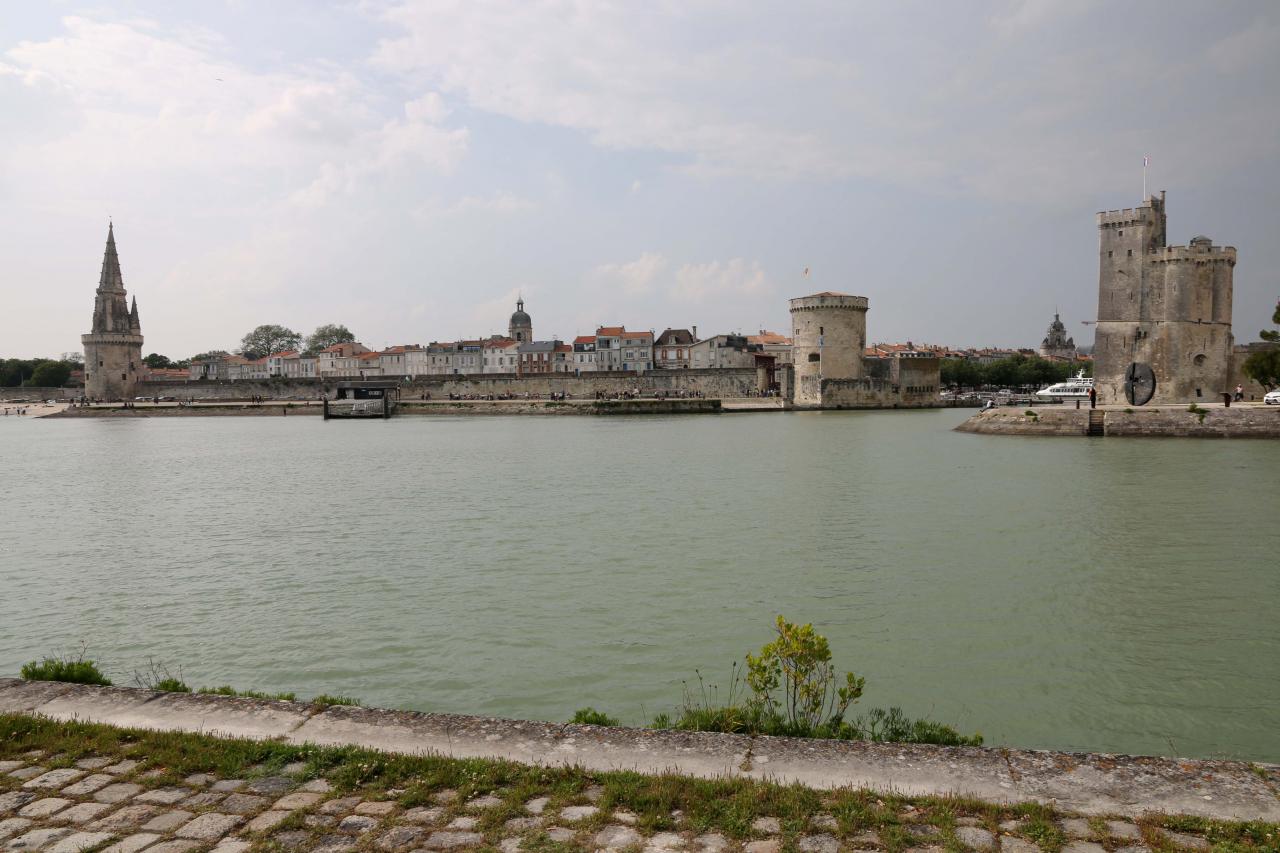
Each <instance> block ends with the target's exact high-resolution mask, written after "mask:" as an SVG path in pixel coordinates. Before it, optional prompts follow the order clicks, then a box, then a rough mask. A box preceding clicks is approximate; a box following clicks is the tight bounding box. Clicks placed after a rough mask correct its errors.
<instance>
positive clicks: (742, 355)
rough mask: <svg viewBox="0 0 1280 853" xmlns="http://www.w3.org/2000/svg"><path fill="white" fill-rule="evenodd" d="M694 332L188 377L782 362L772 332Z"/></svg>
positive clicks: (481, 344) (400, 351) (347, 348)
mask: <svg viewBox="0 0 1280 853" xmlns="http://www.w3.org/2000/svg"><path fill="white" fill-rule="evenodd" d="M697 332H698V330H697V327H696V326H695V327H693V328H692V330H690V329H667V330H666V331H665V332H663V333H662V334H661V335H659V336H658V337H657V339H656V341H655V338H654V334H653V332H651V331H645V332H637V331H631V330H628V329H627V328H626V327H624V326H601V327H599V328H598V329H596V333H595V334H594V335H582V336H579V337H578V338H576V339H575V340H574V341H573V343H571V344H569V343H565V342H563V341H560V340H550V341H534V340H525V341H517V340H514V339H512V338H510V337H503V336H500V335H494V336H492V337H490V338H487V339H476V340H462V341H450V342H445V343H441V342H432V343H430V344H428V345H427V346H420V345H416V344H406V345H402V346H394V347H388V348H387V349H385V350H382V351H380V352H379V351H374V350H370V349H369V348H368V347H366V346H365V345H363V344H361V343H358V342H354V341H353V342H348V343H340V344H334V345H333V346H330V347H326V348H324V349H323V350H321V351H320V352H319V353H317V354H316V355H306V354H302V353H298V352H295V351H292V350H290V351H286V352H278V353H273V354H271V355H269V356H266V357H265V358H260V359H246V358H244V357H243V356H238V355H225V354H223V355H218V356H213V357H210V358H205V359H196V360H194V361H193V362H192V363H191V368H190V371H189V375H190V378H191V379H222V380H238V379H268V378H272V377H283V378H288V379H312V378H320V379H342V378H351V379H370V378H376V377H384V376H385V377H417V376H467V375H478V374H490V375H493V374H508V375H536V374H547V373H575V374H581V373H595V372H602V371H612V372H617V371H621V372H634V373H644V372H646V371H650V370H678V369H688V368H695V369H698V368H701V369H707V368H734V367H754V366H755V365H756V364H757V361H758V359H759V357H760V356H761V355H766V356H768V355H772V356H773V357H774V360H775V363H780V364H781V363H789V362H790V361H791V358H790V349H791V341H790V340H789V339H787V338H784V337H783V336H781V335H778V334H776V333H773V332H764V331H762V332H761V333H760V335H758V336H751V337H746V336H743V335H736V334H734V335H713V336H711V337H709V338H704V339H701V340H700V339H698V335H697Z"/></svg>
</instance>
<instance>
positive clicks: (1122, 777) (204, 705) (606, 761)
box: [0, 679, 1280, 822]
mask: <svg viewBox="0 0 1280 853" xmlns="http://www.w3.org/2000/svg"><path fill="white" fill-rule="evenodd" d="M0 712H7V713H26V714H39V715H44V716H48V717H51V718H54V719H59V720H71V719H77V720H84V721H89V722H98V723H106V724H110V725H116V726H128V727H136V728H145V729H155V730H177V731H186V732H203V733H206V734H216V735H224V736H233V737H247V738H259V739H267V738H270V739H276V740H280V741H284V742H288V743H296V744H304V743H311V744H317V745H355V746H363V747H368V748H373V749H379V750H385V751H390V752H400V753H408V754H420V755H421V754H438V755H446V756H452V757H457V758H500V759H508V760H512V761H518V762H523V763H526V764H539V765H549V766H556V765H576V766H579V767H583V768H585V769H588V770H597V771H606V770H635V771H639V772H642V773H659V772H664V771H671V772H676V773H680V774H683V775H687V776H697V777H710V778H714V777H723V776H744V777H750V778H755V779H762V780H766V779H767V780H772V781H779V782H800V783H802V784H805V785H808V786H811V787H814V788H823V789H827V788H837V787H845V786H848V787H854V788H869V789H873V790H881V791H892V792H898V793H903V794H910V795H950V794H959V795H966V796H972V797H977V798H981V799H984V800H988V801H992V802H997V803H1007V802H1017V801H1025V800H1037V801H1041V802H1052V803H1054V804H1056V805H1057V806H1058V807H1059V808H1062V809H1065V810H1070V811H1074V812H1079V813H1082V814H1096V815H1103V814H1122V815H1134V816H1136V815H1140V814H1143V813H1147V812H1156V811H1159V812H1167V813H1171V814H1189V815H1198V816H1201V817H1209V818H1221V819H1235V820H1266V821H1273V822H1274V821H1280V765H1258V764H1252V765H1251V764H1247V763H1244V762H1239V761H1204V760H1189V759H1173V758H1156V757H1133V756H1124V755H1105V754H1095V753H1063V752H1044V751H1032V750H1016V749H989V748H974V747H936V746H924V745H909V744H874V743H862V742H854V743H850V742H839V741H817V740H804V739H797V738H772V737H757V738H752V737H747V736H740V735H721V734H711V733H695V732H673V731H652V730H648V729H627V728H602V727H598V726H578V725H559V724H555V723H545V722H536V721H517V720H503V719H494V718H487V717H468V716H460V715H451V714H425V713H418V712H413V711H391V710H381V709H373V708H353V707H340V706H339V707H331V708H328V709H325V710H321V709H319V708H317V707H315V706H312V705H308V704H305V703H298V702H272V701H261V700H253V699H235V698H229V697H223V696H202V695H192V694H181V693H156V692H153V691H150V690H141V689H137V688H126V687H87V686H83V685H75V684H61V683H54V682H28V681H22V680H20V679H0Z"/></svg>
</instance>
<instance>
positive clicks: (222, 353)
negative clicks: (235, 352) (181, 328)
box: [184, 349, 231, 367]
mask: <svg viewBox="0 0 1280 853" xmlns="http://www.w3.org/2000/svg"><path fill="white" fill-rule="evenodd" d="M229 355H231V353H229V352H227V351H226V350H221V349H211V350H209V351H208V352H202V353H199V354H197V355H193V356H191V358H188V359H184V361H186V363H187V367H190V366H191V362H193V361H203V360H204V359H206V358H226V357H227V356H229Z"/></svg>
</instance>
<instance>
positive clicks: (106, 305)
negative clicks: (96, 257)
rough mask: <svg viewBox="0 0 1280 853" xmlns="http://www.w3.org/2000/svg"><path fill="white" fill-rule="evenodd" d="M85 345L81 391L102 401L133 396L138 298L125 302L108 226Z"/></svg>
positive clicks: (138, 339)
mask: <svg viewBox="0 0 1280 853" xmlns="http://www.w3.org/2000/svg"><path fill="white" fill-rule="evenodd" d="M80 341H81V343H83V344H84V392H85V395H86V396H88V397H96V398H98V399H102V400H126V399H128V398H130V397H132V396H134V392H135V391H136V390H137V384H138V370H139V369H140V368H141V366H142V324H141V323H140V322H139V320H138V299H137V297H134V300H133V306H132V307H130V306H129V304H128V302H127V301H126V294H125V290H124V277H123V276H121V275H120V258H119V257H118V256H117V255H116V237H115V233H114V230H113V227H112V226H111V225H108V226H107V250H106V252H105V253H104V254H103V256H102V277H101V278H100V279H99V280H98V295H97V298H96V299H95V300H94V303H93V331H91V332H90V333H89V334H87V335H81V336H80Z"/></svg>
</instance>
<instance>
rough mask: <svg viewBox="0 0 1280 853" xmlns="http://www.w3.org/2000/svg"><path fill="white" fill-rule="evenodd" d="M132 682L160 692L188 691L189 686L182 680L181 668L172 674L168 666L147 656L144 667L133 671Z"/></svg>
mask: <svg viewBox="0 0 1280 853" xmlns="http://www.w3.org/2000/svg"><path fill="white" fill-rule="evenodd" d="M133 683H134V684H136V685H138V686H139V687H142V688H144V689H146V690H158V691H160V692H161V693H190V692H191V688H190V687H188V686H187V684H186V682H184V681H183V680H182V670H181V669H179V670H178V674H177V675H174V674H173V673H172V672H170V671H169V667H167V666H165V665H164V664H163V663H160V662H159V661H157V660H155V659H154V658H147V666H146V668H145V669H135V670H134V671H133Z"/></svg>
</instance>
